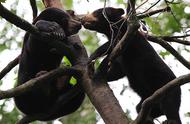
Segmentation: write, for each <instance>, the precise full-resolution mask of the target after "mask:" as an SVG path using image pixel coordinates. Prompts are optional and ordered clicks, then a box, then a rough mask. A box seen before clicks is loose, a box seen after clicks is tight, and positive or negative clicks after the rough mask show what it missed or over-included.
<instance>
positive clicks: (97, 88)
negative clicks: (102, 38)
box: [0, 0, 190, 124]
mask: <svg viewBox="0 0 190 124" xmlns="http://www.w3.org/2000/svg"><path fill="white" fill-rule="evenodd" d="M0 2H2V1H0ZM30 2H31V6H32V9H33V18H34V19H33V23H32V24H30V23H29V22H27V21H25V20H23V19H22V18H20V17H18V16H17V15H15V14H13V13H12V12H10V11H9V10H8V9H6V8H5V7H4V6H3V5H2V4H1V3H0V16H1V17H2V18H4V19H6V20H7V21H8V22H10V23H12V24H13V25H15V26H17V27H19V28H21V29H23V30H25V31H26V34H25V37H24V38H23V39H24V40H23V46H22V52H21V54H20V55H18V57H17V58H16V59H15V60H13V61H12V62H10V63H9V64H8V65H7V66H6V67H5V68H4V69H3V70H2V71H1V72H0V77H1V79H2V78H3V77H4V76H5V75H6V74H7V73H8V72H9V71H10V70H11V69H12V68H13V67H14V66H16V65H17V64H19V70H18V81H17V86H16V87H15V88H13V89H10V90H6V91H0V99H6V98H12V97H14V100H15V104H16V106H17V108H18V109H19V110H20V111H21V112H22V113H23V114H24V116H23V118H22V119H20V120H18V122H17V124H27V123H30V122H33V121H35V120H40V121H48V120H55V119H57V118H59V117H62V116H65V115H68V114H70V113H73V112H75V111H76V110H77V109H78V108H79V107H80V105H81V104H82V102H83V100H84V97H85V94H87V96H88V97H89V99H90V101H91V103H92V104H93V105H94V107H95V108H96V110H97V111H98V112H99V114H100V116H101V117H102V118H103V120H104V122H105V123H106V124H129V123H130V120H129V119H128V118H126V116H125V113H124V112H123V110H122V109H121V106H120V105H119V102H118V101H117V99H116V97H115V96H114V94H113V92H112V90H111V89H110V87H109V85H108V84H107V82H108V81H113V80H117V79H120V78H122V77H124V76H126V77H127V78H128V80H129V83H130V86H131V88H132V89H133V90H134V91H135V92H137V94H138V95H139V96H140V97H141V101H140V102H139V104H138V105H137V107H136V108H137V112H138V116H137V118H136V119H135V120H133V121H132V123H133V124H153V123H154V122H153V121H154V119H155V118H156V117H158V116H160V115H166V117H167V120H165V121H164V122H163V123H164V124H165V123H169V124H181V120H180V117H179V106H180V94H181V91H180V86H181V85H183V84H185V83H188V82H189V81H190V74H187V75H183V76H181V77H178V78H176V77H175V75H174V74H173V72H172V71H171V69H170V68H169V67H168V66H167V65H166V64H165V63H164V62H163V60H162V59H161V58H160V57H159V56H158V54H157V53H156V51H155V50H154V49H153V47H152V46H151V45H150V44H149V43H148V42H149V41H152V42H156V43H158V44H160V45H161V46H162V47H164V48H165V49H166V50H168V51H169V52H170V53H171V54H172V55H173V56H175V57H176V58H177V59H178V60H179V61H180V62H181V63H182V64H183V65H184V66H186V67H187V68H188V69H190V64H189V62H188V61H187V60H186V59H184V58H183V56H181V55H180V54H179V53H178V52H177V51H176V50H175V49H174V48H173V47H172V46H171V45H170V44H168V43H167V41H174V42H178V43H183V44H188V41H187V42H186V41H184V40H181V39H180V38H183V37H188V36H189V35H183V36H163V37H156V36H154V35H149V34H146V33H145V32H144V31H143V30H142V29H141V28H140V25H142V23H141V19H143V18H146V17H150V16H152V15H155V14H157V13H161V12H172V10H171V8H170V7H169V4H172V2H169V1H165V4H166V8H163V9H158V10H155V11H148V10H150V9H151V7H150V9H148V10H147V11H145V12H143V13H137V12H136V10H137V9H138V7H139V6H138V7H136V1H135V0H129V1H128V3H127V5H128V6H127V8H124V9H118V8H114V7H104V8H101V9H97V10H95V11H94V12H93V13H91V14H84V15H83V16H81V15H77V14H75V12H74V11H73V10H64V8H63V6H62V4H61V2H60V0H42V2H43V4H44V6H45V9H44V10H43V11H42V12H41V13H40V14H39V15H37V14H38V12H37V6H36V1H35V0H30ZM105 3H106V1H105ZM155 5H156V4H155ZM153 6H154V5H153ZM153 6H152V7H153ZM125 13H126V14H125ZM124 14H125V15H124ZM81 26H84V28H86V29H90V30H94V31H97V32H99V33H103V34H105V35H106V36H107V37H108V42H106V43H105V44H103V45H102V46H100V47H99V48H98V49H97V50H96V51H95V52H94V53H93V54H92V55H91V56H90V57H88V55H87V51H86V49H85V47H84V45H83V43H82V41H81V39H80V37H79V35H78V34H77V33H78V31H79V30H80V29H81ZM143 28H144V27H143ZM144 29H145V30H146V28H144ZM63 56H66V57H67V58H68V60H69V61H70V62H71V66H70V67H68V66H64V65H63V64H61V62H62V59H63ZM103 56H105V58H104V59H103V61H102V62H101V63H100V66H99V67H98V68H95V67H94V60H96V59H98V58H100V57H103ZM71 77H74V78H76V80H77V83H76V84H73V85H72V84H70V82H69V81H70V79H71ZM34 101H35V102H34ZM126 102H127V100H126Z"/></svg>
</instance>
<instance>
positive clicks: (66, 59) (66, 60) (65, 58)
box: [63, 56, 72, 67]
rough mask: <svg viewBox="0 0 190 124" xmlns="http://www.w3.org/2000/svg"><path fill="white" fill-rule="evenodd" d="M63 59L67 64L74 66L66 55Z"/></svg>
mask: <svg viewBox="0 0 190 124" xmlns="http://www.w3.org/2000/svg"><path fill="white" fill-rule="evenodd" d="M63 61H64V64H65V65H66V66H69V67H71V66H72V64H71V62H70V61H69V59H68V58H67V57H66V56H64V57H63Z"/></svg>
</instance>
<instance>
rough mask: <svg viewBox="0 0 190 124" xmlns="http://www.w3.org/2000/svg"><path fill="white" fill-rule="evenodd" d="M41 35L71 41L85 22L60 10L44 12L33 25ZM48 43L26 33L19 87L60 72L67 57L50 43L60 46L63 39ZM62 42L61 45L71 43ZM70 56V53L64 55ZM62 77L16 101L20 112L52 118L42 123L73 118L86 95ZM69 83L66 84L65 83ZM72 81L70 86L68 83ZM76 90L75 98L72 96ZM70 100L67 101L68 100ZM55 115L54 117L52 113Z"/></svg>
mask: <svg viewBox="0 0 190 124" xmlns="http://www.w3.org/2000/svg"><path fill="white" fill-rule="evenodd" d="M33 24H35V26H36V27H37V28H38V29H39V31H41V32H46V33H52V34H57V36H58V38H59V36H60V37H67V36H70V35H72V34H75V33H77V32H78V31H79V30H80V28H81V22H78V21H76V20H73V18H72V17H71V16H70V15H69V14H68V13H67V12H65V11H63V10H60V9H57V8H48V9H46V10H44V11H43V12H42V13H41V14H40V15H39V16H38V17H37V18H36V19H35V20H34V22H33ZM58 38H56V39H54V40H51V39H46V40H47V41H46V42H44V41H43V40H44V39H42V38H40V37H37V36H36V35H33V34H29V33H26V35H25V38H24V45H23V49H22V53H21V58H20V62H19V65H20V66H19V72H18V84H17V85H21V84H23V83H25V82H26V81H28V80H30V79H32V78H35V77H37V76H39V75H41V74H43V73H46V72H48V71H51V70H53V69H56V68H58V67H59V66H60V64H61V61H62V58H63V56H64V55H63V54H60V53H58V52H56V50H55V48H52V46H50V45H48V42H57V41H58V40H59V39H58ZM66 40H67V38H65V40H62V41H61V42H67V41H66ZM64 54H66V53H64ZM66 79H67V78H65V77H64V76H63V77H60V78H58V79H55V80H50V81H48V82H46V83H44V85H41V86H39V87H38V88H36V89H34V90H32V91H28V92H26V93H25V94H23V95H20V96H18V97H15V99H14V100H15V103H16V106H17V108H18V109H19V110H20V111H21V112H23V113H24V114H26V115H29V116H32V115H36V114H41V115H43V114H44V115H45V114H47V113H49V115H47V116H44V117H45V118H42V119H39V120H41V121H47V120H53V119H56V118H59V117H61V116H64V115H66V114H70V113H72V112H74V111H75V110H77V109H78V108H79V106H80V105H81V104H82V102H83V100H84V97H85V93H84V91H83V90H82V87H81V86H80V84H79V83H77V84H76V85H74V86H72V85H71V84H69V83H68V82H69V79H70V78H69V79H67V80H66ZM63 81H66V82H63ZM67 81H68V82H67ZM73 89H74V92H73V94H71V96H68V95H67V94H68V92H70V91H71V90H73ZM68 97H70V98H69V100H68V101H67V99H68ZM52 111H53V113H51V112H52Z"/></svg>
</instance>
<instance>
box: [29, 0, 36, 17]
mask: <svg viewBox="0 0 190 124" xmlns="http://www.w3.org/2000/svg"><path fill="white" fill-rule="evenodd" d="M30 5H31V7H32V11H33V20H34V19H35V18H36V17H37V15H38V8H37V5H36V0H30Z"/></svg>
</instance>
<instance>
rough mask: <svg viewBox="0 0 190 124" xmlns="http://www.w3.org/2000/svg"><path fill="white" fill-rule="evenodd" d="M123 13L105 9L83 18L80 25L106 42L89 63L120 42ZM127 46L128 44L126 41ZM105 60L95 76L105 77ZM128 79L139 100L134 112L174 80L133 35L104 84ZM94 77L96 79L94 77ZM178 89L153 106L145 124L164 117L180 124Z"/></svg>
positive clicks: (137, 35)
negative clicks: (95, 32)
mask: <svg viewBox="0 0 190 124" xmlns="http://www.w3.org/2000/svg"><path fill="white" fill-rule="evenodd" d="M123 14H124V10H123V9H120V8H112V7H106V8H101V9H98V10H95V11H94V12H92V13H91V14H87V15H86V16H84V17H83V18H82V20H81V21H82V25H83V26H84V27H85V28H87V29H90V30H94V31H97V32H100V33H103V34H105V35H106V36H107V37H108V40H109V41H108V42H106V43H105V44H104V45H102V46H101V47H99V48H98V49H97V50H96V51H95V53H94V54H92V56H91V57H90V60H93V59H96V58H97V57H100V56H102V55H105V54H108V55H109V53H110V52H111V50H112V49H113V47H114V46H115V45H116V44H117V42H118V41H119V40H120V39H121V38H122V36H123V35H124V33H125V32H126V30H127V21H126V19H125V18H124V17H122V15H123ZM126 42H128V41H126ZM107 61H108V59H107V58H106V59H104V60H103V62H102V63H101V64H100V66H99V67H98V70H97V73H96V74H95V75H101V76H102V75H105V74H102V73H105V71H104V69H107V66H108V65H107V63H108V62H107ZM124 76H127V78H128V80H129V84H130V86H131V88H132V89H133V90H134V91H135V92H136V93H137V94H138V95H139V96H140V97H141V101H140V102H139V104H138V105H137V107H136V109H137V112H139V111H140V109H141V104H142V102H143V101H144V100H145V99H146V98H147V97H149V96H150V95H151V94H153V93H154V92H155V91H156V90H157V89H158V88H160V87H162V86H163V85H165V84H166V83H168V82H169V81H171V80H173V79H175V78H176V77H175V75H174V74H173V72H172V71H171V70H170V68H169V67H168V66H167V65H166V64H165V63H164V62H163V60H162V59H161V58H160V57H159V55H158V54H157V53H156V51H155V50H154V49H153V47H152V46H151V45H150V44H149V43H148V41H147V40H146V39H145V37H144V36H143V35H142V34H141V33H140V32H138V31H137V32H136V33H135V36H134V37H133V38H132V40H131V41H130V43H129V44H128V46H127V48H125V50H124V52H123V53H122V54H121V55H120V56H119V57H117V59H116V60H115V61H114V62H113V63H111V67H110V69H109V71H108V72H107V80H108V81H113V80H117V79H120V78H122V77H124ZM96 77H97V76H96ZM180 97H181V90H180V88H175V89H173V90H172V91H171V92H170V93H168V94H166V95H165V96H164V97H163V98H162V100H161V102H160V103H156V104H155V105H154V106H153V108H152V109H151V112H150V117H148V118H147V119H146V121H145V124H152V123H154V122H153V119H154V118H156V117H158V116H160V115H163V114H164V115H166V117H167V121H165V123H169V124H181V120H180V117H179V107H180V102H181V98H180Z"/></svg>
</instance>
